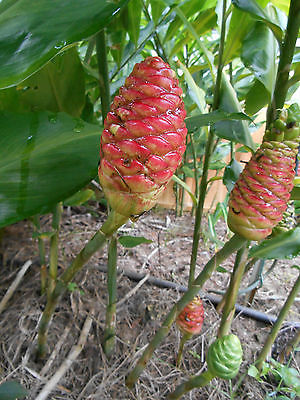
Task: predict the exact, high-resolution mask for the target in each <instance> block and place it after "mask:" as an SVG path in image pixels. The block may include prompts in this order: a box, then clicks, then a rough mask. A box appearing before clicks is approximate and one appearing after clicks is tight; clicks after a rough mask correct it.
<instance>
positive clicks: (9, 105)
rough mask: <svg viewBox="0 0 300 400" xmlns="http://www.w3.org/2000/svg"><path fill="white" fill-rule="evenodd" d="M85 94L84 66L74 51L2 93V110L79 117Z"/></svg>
mask: <svg viewBox="0 0 300 400" xmlns="http://www.w3.org/2000/svg"><path fill="white" fill-rule="evenodd" d="M74 82H76V85H74ZM84 92H85V83H84V73H83V68H82V64H81V61H80V59H79V56H78V53H77V51H76V49H75V48H72V49H70V50H68V51H66V52H64V53H62V54H59V55H58V56H56V57H55V58H54V59H52V60H51V61H49V62H48V63H47V64H46V65H45V66H44V67H43V68H42V69H41V70H39V71H38V72H36V73H35V74H33V75H32V76H31V77H30V78H28V79H26V80H25V81H24V82H22V83H21V84H20V85H19V86H17V87H12V88H9V89H5V90H1V91H0V109H1V110H7V111H17V112H19V111H46V110H47V111H53V112H58V111H65V112H67V113H68V114H71V115H73V116H74V117H79V116H80V115H81V112H82V110H83V107H84V104H85V93H84Z"/></svg>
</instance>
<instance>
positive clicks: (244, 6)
mask: <svg viewBox="0 0 300 400" xmlns="http://www.w3.org/2000/svg"><path fill="white" fill-rule="evenodd" d="M232 3H233V4H234V5H235V6H236V7H238V8H239V9H241V10H243V11H245V12H247V13H249V14H250V15H251V16H252V17H253V18H255V19H256V20H258V21H262V22H264V23H266V24H267V25H268V27H269V28H270V29H271V30H272V32H273V33H274V35H275V37H276V39H277V40H278V41H279V42H281V40H282V37H283V31H282V29H281V27H280V26H279V25H277V23H276V22H275V21H273V20H272V19H271V18H270V17H269V15H268V14H267V13H266V11H265V10H264V9H263V8H262V7H261V6H260V5H259V4H258V3H257V2H256V1H255V0H232Z"/></svg>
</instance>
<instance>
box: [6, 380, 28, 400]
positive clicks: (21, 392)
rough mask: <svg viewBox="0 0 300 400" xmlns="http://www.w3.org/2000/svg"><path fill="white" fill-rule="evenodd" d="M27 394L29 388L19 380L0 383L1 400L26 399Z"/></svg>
mask: <svg viewBox="0 0 300 400" xmlns="http://www.w3.org/2000/svg"><path fill="white" fill-rule="evenodd" d="M27 395H28V392H27V390H25V389H24V388H23V386H22V385H20V383H19V382H16V381H8V382H4V383H2V384H1V385H0V400H16V399H24V397H26V396H27Z"/></svg>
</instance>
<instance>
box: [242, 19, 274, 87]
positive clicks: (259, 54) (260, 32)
mask: <svg viewBox="0 0 300 400" xmlns="http://www.w3.org/2000/svg"><path fill="white" fill-rule="evenodd" d="M242 61H243V63H244V64H245V66H246V67H247V68H249V69H251V70H252V71H253V73H254V75H255V76H256V78H257V79H258V80H259V81H260V82H261V83H263V85H264V86H265V87H266V89H267V90H268V91H269V92H270V93H273V89H274V84H275V77H276V64H275V62H276V41H275V38H274V36H273V35H272V33H271V31H270V30H269V29H268V27H267V26H266V25H265V24H264V23H262V22H256V23H255V24H254V26H253V28H252V29H251V31H250V32H249V33H248V34H247V36H246V37H245V39H244V41H243V48H242Z"/></svg>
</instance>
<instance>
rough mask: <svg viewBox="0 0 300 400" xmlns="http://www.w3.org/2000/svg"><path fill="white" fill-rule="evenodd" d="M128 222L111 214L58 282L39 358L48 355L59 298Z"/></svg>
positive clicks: (42, 333)
mask: <svg viewBox="0 0 300 400" xmlns="http://www.w3.org/2000/svg"><path fill="white" fill-rule="evenodd" d="M127 220H128V218H127V217H124V216H123V215H120V214H118V213H115V212H113V211H112V212H111V213H110V214H109V216H108V218H107V220H106V222H104V224H103V225H102V227H101V228H100V229H99V230H98V232H97V233H96V234H95V235H94V236H93V237H92V238H91V240H90V241H89V242H88V243H87V244H86V245H85V247H84V248H83V249H82V250H81V252H80V253H79V254H78V255H77V256H76V257H75V258H74V260H73V261H72V262H71V264H70V265H69V266H68V268H67V269H66V270H65V272H64V273H63V274H62V275H61V276H60V278H59V279H58V280H57V283H56V286H55V289H54V291H53V292H52V293H51V296H50V297H49V298H48V300H47V304H46V307H45V310H44V312H43V315H42V318H41V321H40V324H39V334H38V350H37V355H38V357H39V358H41V357H44V356H45V353H46V342H47V332H48V327H49V323H50V320H51V317H52V315H53V313H54V311H55V307H56V305H57V303H58V300H59V298H60V297H61V296H62V295H63V294H64V293H65V292H66V290H67V288H68V284H69V283H70V282H71V281H72V279H73V278H74V276H75V274H76V273H77V272H78V271H80V270H81V269H82V268H83V267H84V265H85V264H86V263H87V261H88V260H89V259H90V258H91V256H92V255H93V254H94V253H95V252H96V251H98V250H100V249H101V248H102V247H103V246H104V244H105V243H106V241H107V240H108V239H109V237H110V236H111V235H112V234H113V233H115V232H116V231H117V230H118V229H119V227H120V226H122V225H123V224H125V222H126V221H127Z"/></svg>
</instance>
